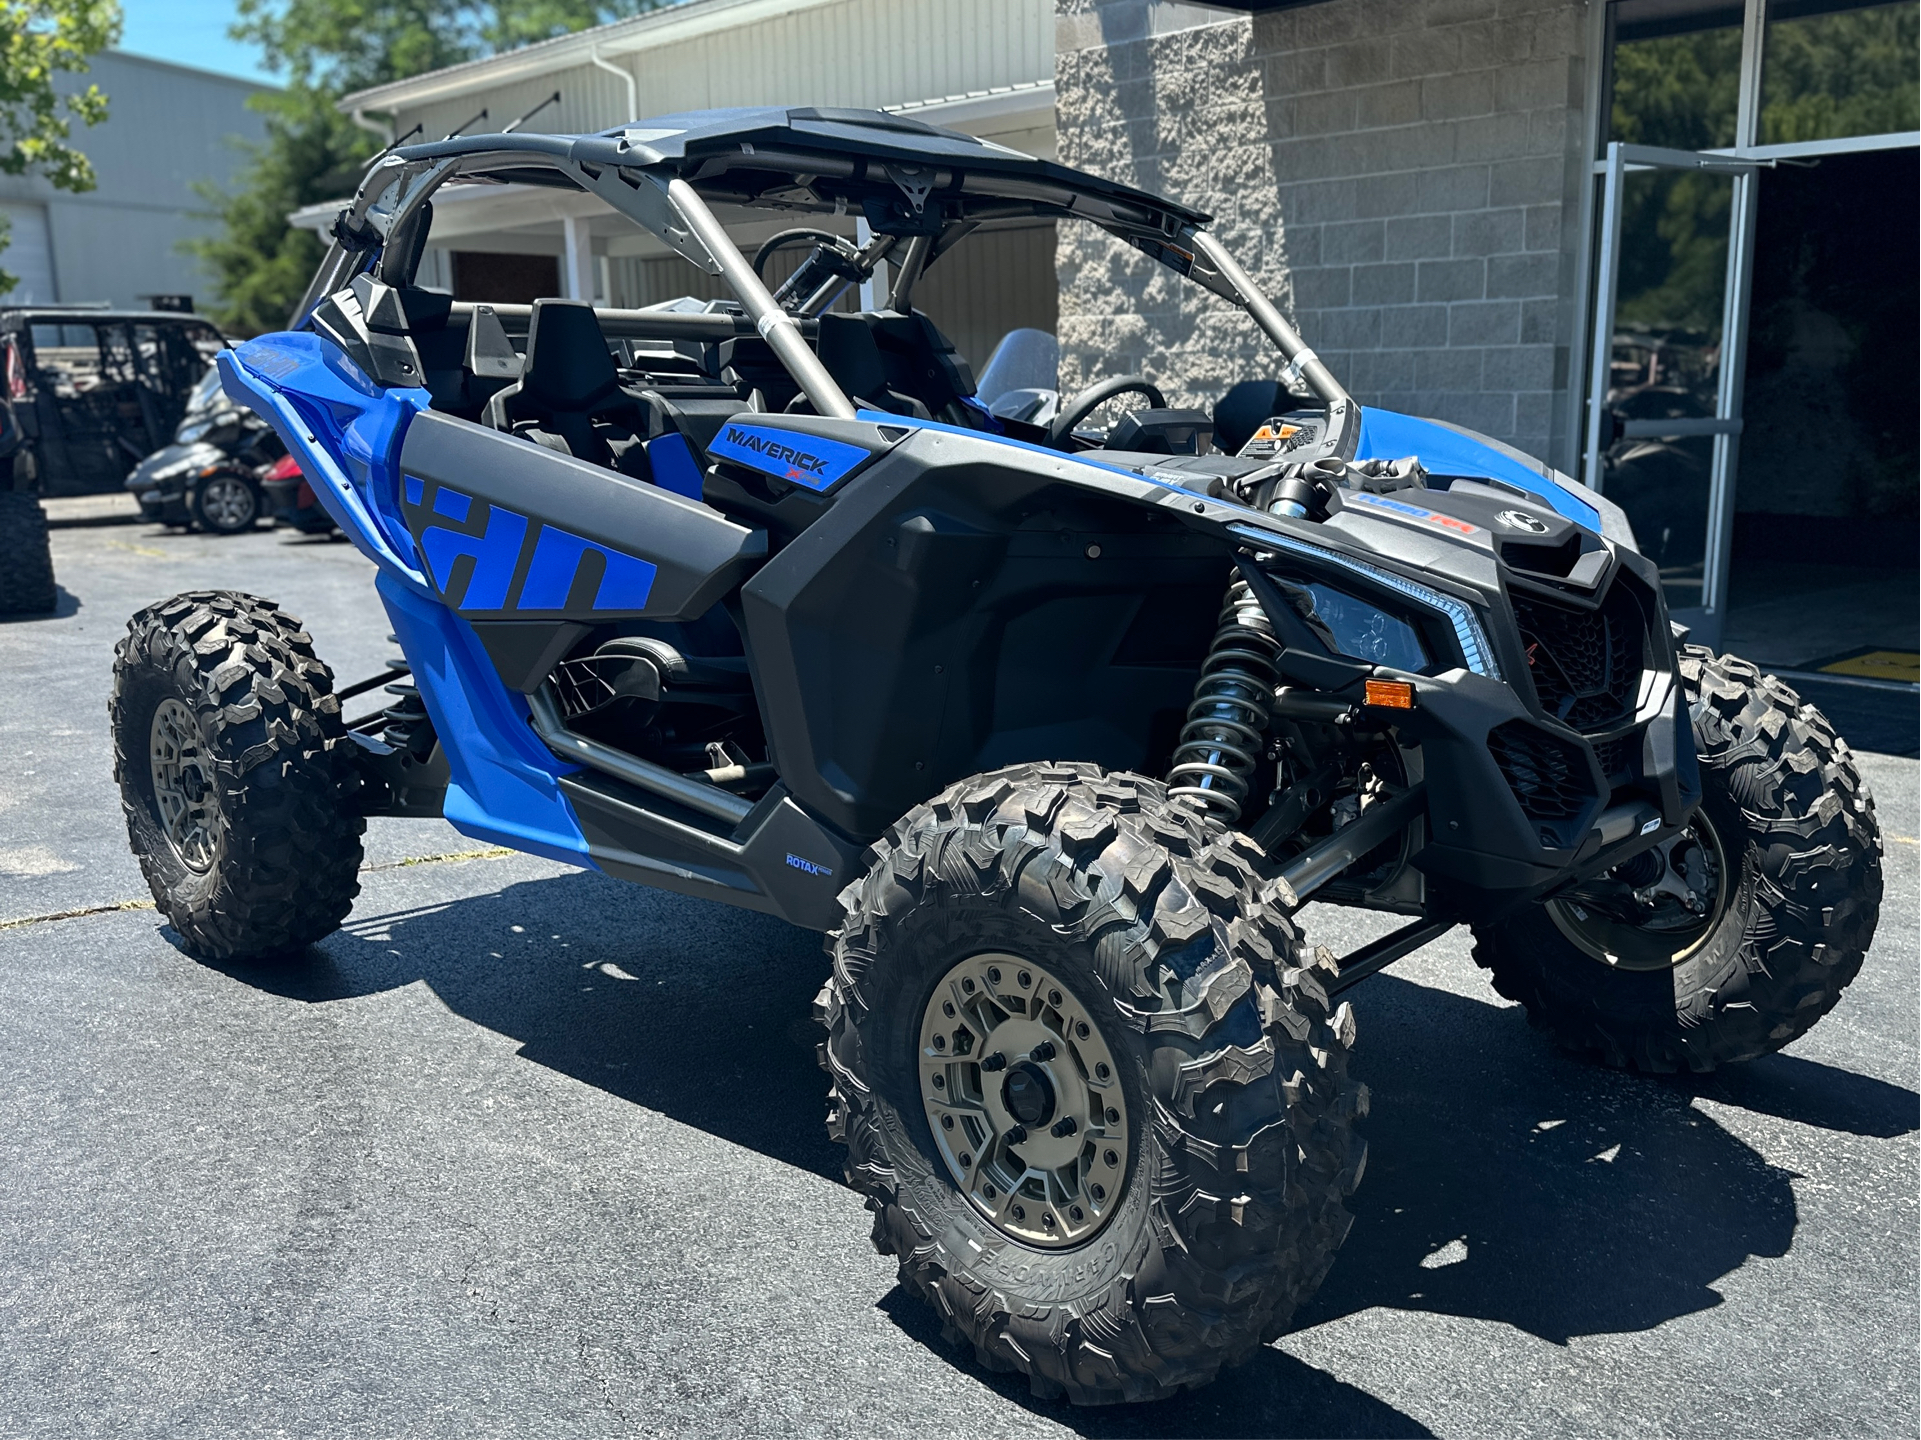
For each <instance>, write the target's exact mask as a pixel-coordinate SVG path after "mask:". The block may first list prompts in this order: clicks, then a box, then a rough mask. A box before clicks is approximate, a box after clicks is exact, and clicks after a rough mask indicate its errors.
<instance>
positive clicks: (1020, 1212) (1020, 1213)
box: [1014, 1205, 1027, 1220]
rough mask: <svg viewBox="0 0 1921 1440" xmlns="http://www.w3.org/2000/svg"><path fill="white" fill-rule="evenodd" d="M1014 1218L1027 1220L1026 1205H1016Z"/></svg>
mask: <svg viewBox="0 0 1921 1440" xmlns="http://www.w3.org/2000/svg"><path fill="white" fill-rule="evenodd" d="M1014 1218H1015V1219H1016V1220H1025V1219H1026V1218H1027V1207H1026V1206H1025V1205H1016V1206H1015V1207H1014Z"/></svg>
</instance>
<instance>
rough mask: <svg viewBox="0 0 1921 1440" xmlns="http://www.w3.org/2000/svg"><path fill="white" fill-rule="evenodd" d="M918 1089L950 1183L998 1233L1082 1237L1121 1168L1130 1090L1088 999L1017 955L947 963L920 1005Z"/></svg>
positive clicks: (1045, 1240) (1093, 1227)
mask: <svg viewBox="0 0 1921 1440" xmlns="http://www.w3.org/2000/svg"><path fill="white" fill-rule="evenodd" d="M920 1071H921V1102H922V1104H923V1105H924V1106H925V1107H926V1110H927V1124H928V1127H929V1129H930V1130H931V1131H932V1132H933V1136H934V1141H935V1143H936V1144H937V1145H938V1146H939V1147H940V1152H941V1158H942V1159H944V1160H946V1162H947V1169H948V1172H949V1173H950V1174H951V1175H952V1176H953V1178H954V1184H955V1185H956V1186H957V1187H959V1189H960V1190H961V1192H962V1193H963V1194H964V1195H966V1196H967V1198H968V1199H969V1200H970V1201H972V1202H973V1204H974V1207H975V1208H976V1209H978V1210H979V1211H980V1212H981V1214H982V1215H984V1216H986V1218H987V1220H988V1221H989V1222H990V1223H991V1224H992V1225H993V1226H994V1228H995V1229H997V1230H999V1231H1000V1232H1001V1233H1002V1234H1004V1235H1008V1236H1011V1237H1012V1238H1014V1239H1016V1240H1023V1241H1025V1242H1027V1243H1028V1244H1030V1245H1038V1246H1041V1247H1043V1248H1055V1247H1059V1246H1066V1245H1077V1244H1079V1243H1080V1242H1081V1241H1083V1240H1086V1239H1088V1238H1089V1237H1090V1236H1092V1235H1093V1234H1094V1233H1095V1232H1096V1231H1097V1230H1099V1229H1100V1228H1101V1226H1102V1224H1103V1223H1104V1222H1105V1221H1106V1220H1107V1218H1108V1216H1110V1215H1111V1214H1113V1212H1114V1208H1115V1207H1116V1206H1117V1205H1118V1204H1119V1202H1120V1198H1121V1190H1122V1186H1123V1184H1124V1183H1125V1180H1126V1176H1127V1173H1128V1171H1127V1162H1128V1158H1129V1150H1128V1139H1127V1096H1126V1095H1125V1094H1124V1093H1123V1092H1122V1090H1121V1082H1120V1067H1119V1065H1118V1064H1117V1063H1116V1061H1115V1059H1114V1052H1113V1051H1112V1050H1110V1049H1109V1048H1108V1045H1107V1041H1106V1040H1105V1039H1104V1038H1103V1037H1102V1035H1101V1032H1100V1027H1099V1025H1098V1024H1097V1023H1096V1022H1095V1021H1094V1020H1093V1019H1092V1011H1091V1010H1090V1009H1089V1008H1088V1007H1087V1006H1086V1005H1084V1004H1082V1003H1081V1001H1080V1000H1079V998H1078V997H1076V996H1075V994H1074V992H1073V991H1072V990H1071V989H1070V988H1069V987H1068V986H1067V984H1066V983H1065V982H1064V981H1062V980H1060V979H1058V978H1057V977H1055V976H1054V975H1052V974H1050V973H1049V972H1048V971H1046V970H1044V969H1042V968H1041V967H1040V966H1038V965H1036V964H1034V963H1033V962H1032V961H1029V960H1024V959H1022V958H1021V957H1020V956H1018V955H1008V954H1003V953H1001V952H998V951H989V952H988V953H986V954H984V955H975V956H972V957H971V958H969V959H967V960H963V961H962V962H961V963H960V964H958V965H956V966H955V967H954V968H953V969H951V970H949V971H948V972H947V974H946V975H944V976H943V977H942V978H941V980H940V983H939V984H937V985H936V986H935V987H934V993H933V994H932V995H931V996H930V997H929V998H928V1001H927V1008H926V1011H925V1013H924V1015H923V1016H922V1019H921V1035H920Z"/></svg>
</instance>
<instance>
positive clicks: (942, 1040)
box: [934, 1035, 947, 1050]
mask: <svg viewBox="0 0 1921 1440" xmlns="http://www.w3.org/2000/svg"><path fill="white" fill-rule="evenodd" d="M934 1048H935V1049H936V1050H945V1049H946V1048H947V1037H946V1036H945V1035H936V1036H935V1037H934Z"/></svg>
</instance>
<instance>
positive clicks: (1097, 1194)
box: [1087, 1185, 1107, 1200]
mask: <svg viewBox="0 0 1921 1440" xmlns="http://www.w3.org/2000/svg"><path fill="white" fill-rule="evenodd" d="M1087 1193H1088V1194H1089V1195H1092V1196H1093V1197H1094V1198H1095V1199H1096V1200H1105V1199H1106V1198H1107V1190H1106V1188H1105V1187H1104V1186H1100V1185H1089V1186H1088V1187H1087Z"/></svg>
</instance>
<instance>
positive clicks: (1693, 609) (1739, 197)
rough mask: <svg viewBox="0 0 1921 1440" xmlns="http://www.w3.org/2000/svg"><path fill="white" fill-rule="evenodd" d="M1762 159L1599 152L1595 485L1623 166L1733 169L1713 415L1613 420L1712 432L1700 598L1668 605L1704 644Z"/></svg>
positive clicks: (1717, 605)
mask: <svg viewBox="0 0 1921 1440" xmlns="http://www.w3.org/2000/svg"><path fill="white" fill-rule="evenodd" d="M1773 163H1774V162H1773V161H1772V160H1771V159H1769V160H1759V159H1749V158H1745V157H1737V156H1731V155H1715V154H1708V153H1706V152H1702V151H1695V150H1668V149H1664V148H1662V147H1660V146H1655V145H1624V144H1622V143H1621V142H1619V141H1614V142H1612V143H1610V144H1609V145H1608V147H1607V158H1606V159H1604V160H1601V161H1598V162H1596V164H1595V166H1594V169H1595V173H1596V174H1598V175H1600V176H1601V177H1602V190H1601V222H1600V235H1599V246H1598V253H1597V255H1596V257H1595V282H1594V309H1593V329H1592V331H1591V335H1592V338H1593V352H1592V353H1591V354H1590V355H1589V357H1588V393H1587V414H1586V416H1585V417H1584V418H1585V420H1586V422H1587V423H1586V436H1585V442H1584V444H1583V446H1582V465H1581V478H1582V480H1583V481H1585V482H1586V483H1587V484H1588V485H1589V486H1591V487H1593V488H1594V489H1596V490H1600V489H1602V488H1603V487H1602V485H1601V473H1602V472H1601V452H1602V451H1603V450H1604V449H1605V448H1606V447H1607V444H1608V443H1609V442H1610V441H1611V440H1612V438H1613V434H1612V427H1611V426H1610V424H1609V421H1608V417H1609V412H1608V408H1607V392H1608V383H1609V380H1610V378H1611V372H1610V362H1611V361H1612V359H1613V355H1614V315H1615V308H1616V303H1617V301H1618V299H1619V293H1620V280H1621V208H1622V207H1621V202H1622V198H1623V196H1624V194H1625V193H1626V189H1627V177H1628V174H1629V173H1630V172H1638V171H1646V170H1705V171H1709V172H1711V173H1714V174H1725V175H1728V176H1730V177H1732V178H1731V183H1732V185H1733V187H1734V191H1733V194H1732V196H1731V197H1730V201H1729V207H1728V208H1729V216H1728V258H1727V271H1726V276H1725V280H1724V286H1723V290H1722V296H1721V367H1720V374H1719V376H1718V377H1717V378H1716V383H1715V397H1714V415H1713V416H1712V417H1711V418H1706V419H1694V420H1629V421H1626V422H1625V423H1624V424H1623V425H1622V426H1621V429H1620V434H1621V435H1622V436H1623V437H1626V438H1633V437H1636V436H1648V437H1654V436H1663V437H1670V436H1672V437H1679V436H1687V435H1712V436H1713V437H1714V459H1713V462H1712V465H1711V467H1710V469H1709V472H1708V502H1707V503H1708V529H1707V544H1706V547H1705V549H1704V550H1703V552H1702V556H1701V562H1702V563H1701V603H1700V605H1699V606H1687V607H1685V608H1684V609H1679V610H1676V611H1675V616H1676V618H1677V619H1679V620H1680V621H1681V622H1682V623H1683V624H1687V625H1692V626H1694V627H1695V628H1697V629H1700V630H1702V631H1703V632H1704V639H1706V641H1707V643H1708V644H1714V643H1716V641H1717V640H1718V639H1719V631H1720V628H1721V617H1722V614H1723V613H1724V610H1725V606H1724V605H1723V604H1722V598H1723V591H1724V590H1725V589H1726V583H1727V571H1728V559H1729V553H1730V550H1731V547H1732V542H1733V538H1734V478H1735V461H1736V459H1737V454H1738V452H1737V445H1738V442H1739V439H1740V435H1741V423H1742V422H1741V390H1742V386H1743V384H1744V382H1745V380H1746V376H1747V329H1748V324H1747V322H1748V288H1749V281H1750V279H1751V278H1752V273H1753V263H1752V262H1753V249H1754V210H1755V206H1754V171H1755V170H1756V169H1757V168H1758V167H1760V166H1764V165H1772V164H1773Z"/></svg>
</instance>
